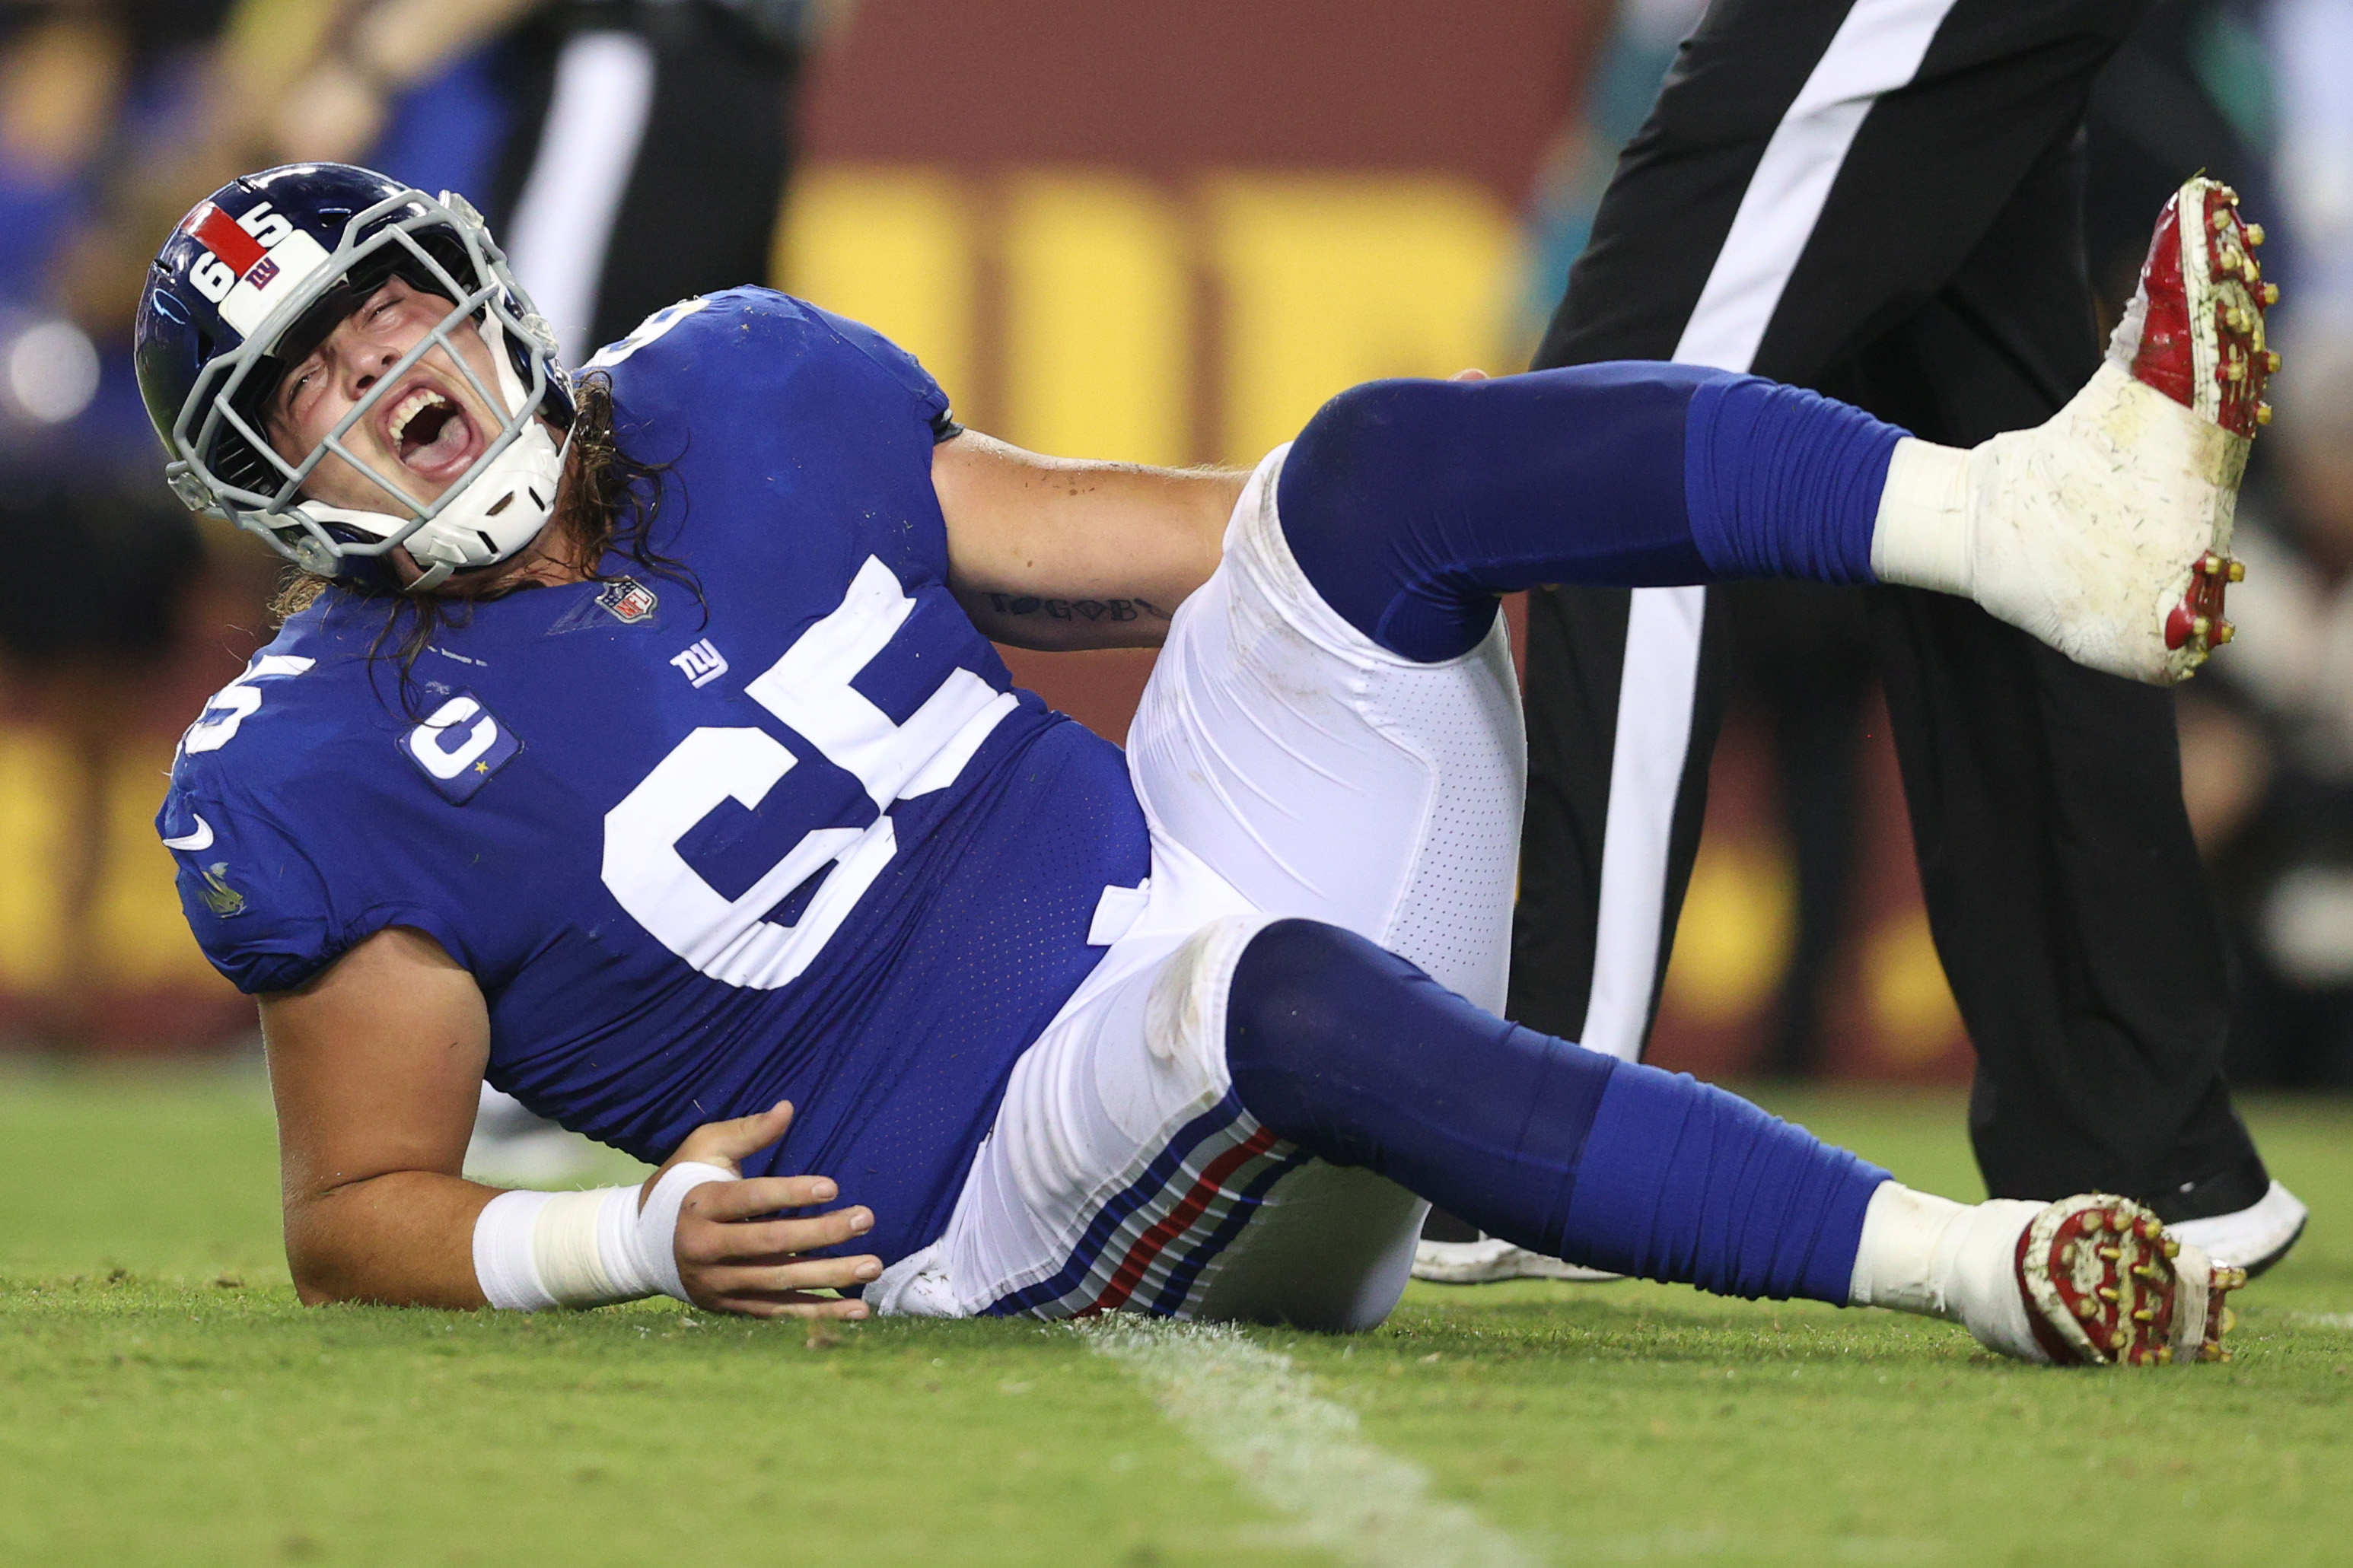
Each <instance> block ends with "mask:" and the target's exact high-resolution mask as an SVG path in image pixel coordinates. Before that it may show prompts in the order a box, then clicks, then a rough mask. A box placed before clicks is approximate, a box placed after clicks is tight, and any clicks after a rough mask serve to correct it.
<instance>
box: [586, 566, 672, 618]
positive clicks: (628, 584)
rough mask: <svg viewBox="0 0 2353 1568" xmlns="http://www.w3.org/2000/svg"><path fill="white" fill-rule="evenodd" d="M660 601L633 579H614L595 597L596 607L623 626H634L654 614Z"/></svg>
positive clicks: (649, 589) (650, 590)
mask: <svg viewBox="0 0 2353 1568" xmlns="http://www.w3.org/2000/svg"><path fill="white" fill-rule="evenodd" d="M660 603H661V601H660V600H659V599H658V598H656V597H655V596H654V591H653V590H652V589H651V588H649V587H647V586H646V585H645V584H643V583H640V582H638V580H637V579H636V578H635V577H616V578H614V579H613V580H612V581H611V582H610V583H607V584H605V591H604V592H603V593H601V594H599V595H596V605H597V607H598V608H599V609H601V610H603V611H604V612H605V613H606V614H607V615H608V616H612V617H613V618H614V619H615V620H617V621H618V622H620V623H621V624H622V625H623V626H636V625H637V624H638V622H639V621H642V620H644V619H645V618H646V617H648V616H651V615H652V614H653V613H654V607H655V606H656V605H659V604H660Z"/></svg>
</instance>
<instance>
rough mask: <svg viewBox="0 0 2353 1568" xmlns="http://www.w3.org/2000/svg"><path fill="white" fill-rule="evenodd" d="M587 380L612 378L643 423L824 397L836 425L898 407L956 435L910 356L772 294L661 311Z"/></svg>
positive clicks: (932, 384) (858, 325)
mask: <svg viewBox="0 0 2353 1568" xmlns="http://www.w3.org/2000/svg"><path fill="white" fill-rule="evenodd" d="M582 370H583V373H584V374H586V373H588V372H597V371H601V372H604V373H605V374H607V375H608V376H610V377H611V379H612V384H613V390H614V396H615V399H616V401H617V402H618V403H620V404H621V405H623V406H624V407H625V408H627V409H628V410H629V412H630V413H631V414H632V415H633V416H636V417H637V418H639V419H649V420H651V419H659V418H661V417H663V416H673V417H680V418H692V419H695V420H696V421H697V422H698V423H702V422H707V421H708V420H710V419H711V418H712V416H713V415H714V413H719V412H721V408H720V405H723V404H734V405H742V404H744V403H745V402H747V401H749V402H753V403H757V402H760V401H763V400H765V399H771V398H773V399H776V401H778V402H780V403H782V404H785V405H796V404H798V403H799V401H800V399H802V398H804V397H807V395H810V394H811V393H812V392H813V391H815V390H817V389H818V388H822V389H824V390H825V391H827V392H829V393H831V394H832V395H834V396H835V397H837V398H839V400H840V415H839V416H841V417H849V416H853V415H864V416H872V415H875V414H879V413H881V412H883V411H885V410H886V409H888V408H890V407H891V406H892V405H896V406H897V407H898V408H900V409H901V410H902V411H903V413H904V414H905V415H906V416H908V417H910V418H912V419H913V421H914V422H916V423H917V424H919V425H921V426H924V427H925V428H926V429H928V430H931V431H934V432H938V431H943V430H946V429H952V428H953V426H951V425H950V424H949V423H948V420H949V403H948V395H947V393H946V392H945V391H944V389H942V387H941V386H940V384H939V383H938V382H937V381H934V379H933V378H932V374H931V372H929V371H927V370H925V369H924V368H923V364H922V363H921V362H920V361H918V360H917V359H916V358H915V356H914V355H913V354H911V353H908V352H907V351H906V350H904V349H902V348H901V347H900V346H899V345H898V344H896V343H894V342H892V341H891V340H890V339H888V338H886V337H884V336H883V335H882V334H881V333H880V332H878V331H875V330H874V329H873V328H871V327H870V326H867V325H865V324H864V323H862V322H859V321H851V320H849V318H848V317H846V316H837V315H835V314H834V313H833V312H832V311H830V310H824V309H821V308H820V307H818V306H816V305H812V304H810V303H808V302H807V300H796V299H794V298H793V297H792V296H790V295H788V294H780V293H778V292H776V290H775V289H757V288H744V289H727V290H725V291H724V292H722V293H718V294H710V295H700V296H697V297H696V298H694V299H691V300H680V301H679V302H678V303H677V304H675V305H669V306H665V307H664V308H663V309H661V310H657V311H655V312H654V313H653V314H652V315H650V316H649V317H647V318H646V319H645V321H643V322H641V323H639V325H638V328H637V330H636V331H633V332H631V333H630V334H629V335H628V337H626V338H623V339H622V340H621V341H620V342H617V343H611V344H608V345H607V346H606V347H605V348H603V349H601V350H599V351H598V352H597V353H596V356H595V357H594V358H592V359H591V360H589V362H588V363H586V365H584V366H583V367H582Z"/></svg>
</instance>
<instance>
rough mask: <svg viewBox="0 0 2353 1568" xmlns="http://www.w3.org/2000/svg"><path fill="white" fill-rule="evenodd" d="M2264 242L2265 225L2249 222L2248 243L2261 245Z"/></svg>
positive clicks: (2218, 215)
mask: <svg viewBox="0 0 2353 1568" xmlns="http://www.w3.org/2000/svg"><path fill="white" fill-rule="evenodd" d="M2215 216H2217V217H2220V216H2221V214H2220V213H2217V214H2216V215H2215ZM2247 243H2248V244H2249V245H2261V244H2262V243H2263V225H2261V224H2259V223H2251V224H2249V225H2248V226H2247Z"/></svg>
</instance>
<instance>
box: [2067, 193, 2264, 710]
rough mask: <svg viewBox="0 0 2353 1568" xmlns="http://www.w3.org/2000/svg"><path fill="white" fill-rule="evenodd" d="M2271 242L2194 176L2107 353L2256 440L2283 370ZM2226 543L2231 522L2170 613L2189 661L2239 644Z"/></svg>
mask: <svg viewBox="0 0 2353 1568" xmlns="http://www.w3.org/2000/svg"><path fill="white" fill-rule="evenodd" d="M2262 244H2263V226H2262V225H2261V224H2251V223H2248V222H2247V221H2246V220H2245V219H2243V218H2242V217H2241V216H2239V196H2238V193H2237V192H2235V191H2233V190H2232V189H2231V188H2230V187H2229V186H2228V185H2224V184H2218V183H2216V182H2215V181H2212V180H2208V179H2203V178H2200V179H2193V180H2191V181H2190V182H2189V184H2185V185H2183V186H2182V187H2181V189H2179V191H2176V192H2175V193H2174V194H2173V197H2172V199H2171V200H2169V201H2168V202H2167V203H2166V204H2165V210H2164V212H2163V213H2161V214H2159V215H2158V220H2157V233H2156V235H2155V236H2154V237H2152V238H2151V239H2150V241H2149V247H2148V258H2147V260H2146V261H2144V262H2142V263H2141V269H2140V287H2139V288H2138V289H2136V290H2135V291H2134V293H2133V300H2132V304H2131V305H2130V306H2129V307H2127V308H2126V311H2125V318H2124V320H2123V321H2120V322H2119V323H2117V326H2116V333H2115V335H2114V336H2113V337H2112V338H2111V339H2110V340H2109V343H2108V358H2109V359H2110V360H2111V361H2113V362H2116V363H2120V364H2122V365H2124V366H2125V367H2126V369H2128V370H2129V371H2130V373H2131V374H2132V377H2133V379H2134V380H2135V381H2137V382H2139V383H2140V384H2143V385H2144V386H2149V387H2154V388H2155V389H2156V390H2158V392H2161V393H2163V394H2165V395H2166V396H2168V397H2169V398H2171V399H2172V400H2173V401H2174V402H2176V403H2179V404H2180V405H2182V406H2183V407H2184V408H2187V409H2189V411H2190V412H2191V413H2193V414H2196V415H2197V416H2199V417H2200V418H2201V419H2208V420H2211V421H2212V422H2213V423H2214V424H2215V425H2217V426H2221V428H2222V429H2224V430H2227V431H2229V432H2230V433H2231V434H2232V435H2233V436H2237V437H2241V438H2242V439H2244V440H2250V441H2251V440H2253V438H2254V435H2255V430H2256V428H2257V427H2258V426H2263V425H2267V424H2269V423H2271V416H2272V411H2271V405H2269V404H2267V403H2265V402H2264V401H2263V384H2264V383H2265V382H2267V381H2268V380H2270V378H2271V374H2272V372H2274V371H2275V370H2277V369H2279V365H2280V360H2279V355H2278V354H2276V353H2273V352H2272V351H2271V350H2270V349H2269V348H2267V347H2265V346H2264V342H2263V312H2264V311H2265V310H2269V309H2270V308H2271V307H2272V306H2273V305H2274V304H2275V303H2276V302H2277V301H2278V300H2279V285H2277V284H2275V283H2266V282H2264V281H2263V268H2262V267H2261V266H2260V265H2259V264H2258V263H2257V262H2256V260H2255V248H2256V247H2258V246H2260V245H2262ZM2244 461H2245V458H2244V454H2243V450H2242V453H2241V456H2240V462H2241V463H2242V465H2243V463H2244ZM2234 488H2235V481H2234ZM2229 545H2230V527H2229V519H2228V518H2227V517H2225V518H2224V520H2223V526H2222V529H2221V533H2220V536H2219V537H2218V538H2217V540H2216V541H2215V542H2214V546H2213V548H2212V549H2211V550H2208V551H2203V552H2200V554H2199V556H2198V558H2197V560H2196V561H2195V562H2193V563H2191V564H2190V577H2189V586H2188V588H2187V589H2186V590H2185V591H2184V593H2183V594H2182V595H2181V597H2180V599H2179V601H2178V602H2176V603H2175V604H2174V605H2173V606H2172V607H2171V608H2170V609H2169V610H2168V611H2167V612H2166V618H2165V646H2166V647H2167V648H2168V649H2183V648H2187V649H2189V655H2190V664H2189V668H2196V666H2197V664H2198V663H2200V662H2202V661H2203V660H2204V658H2205V656H2206V654H2207V653H2209V652H2210V651H2211V650H2212V649H2214V648H2216V647H2221V645H2222V644H2224V643H2226V642H2229V641H2230V640H2231V630H2232V628H2231V623H2230V622H2229V621H2227V620H2225V619H2223V618H2222V594H2223V587H2224V584H2228V583H2235V582H2238V581H2239V580H2240V579H2241V578H2242V577H2243V576H2244V575H2245V574H2246V573H2245V569H2244V568H2243V567H2242V566H2241V565H2240V564H2239V563H2237V562H2235V561H2232V559H2230V557H2229V556H2228V554H2227V553H2225V552H2226V551H2227V550H2228V548H2229Z"/></svg>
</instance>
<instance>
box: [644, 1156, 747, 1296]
mask: <svg viewBox="0 0 2353 1568" xmlns="http://www.w3.org/2000/svg"><path fill="white" fill-rule="evenodd" d="M733 1180H735V1175H734V1173H733V1172H731V1171H723V1170H722V1169H720V1168H719V1167H718V1166H716V1165H705V1164H702V1163H700V1162H698V1161H694V1160H682V1161H681V1162H679V1163H677V1164H675V1165H672V1166H671V1167H670V1169H669V1170H667V1171H664V1172H663V1173H662V1177H661V1180H660V1181H659V1182H656V1183H655V1184H654V1190H653V1193H652V1194H651V1195H650V1196H649V1197H648V1198H647V1199H646V1206H645V1207H644V1208H643V1209H642V1210H640V1211H639V1212H638V1231H637V1252H638V1263H639V1266H640V1267H641V1268H643V1269H644V1270H645V1273H644V1278H645V1280H646V1283H647V1285H648V1287H649V1289H655V1290H659V1291H660V1292H661V1293H662V1294H663V1295H665V1296H675V1297H677V1298H678V1299H679V1300H681V1301H683V1300H687V1299H688V1298H687V1294H686V1287H685V1285H684V1284H682V1283H681V1281H680V1279H679V1277H678V1211H679V1207H680V1205H682V1204H684V1203H685V1202H686V1194H689V1193H691V1192H692V1191H694V1189H695V1188H697V1187H699V1186H702V1185H704V1184H706V1183H710V1182H732V1181H733Z"/></svg>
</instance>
